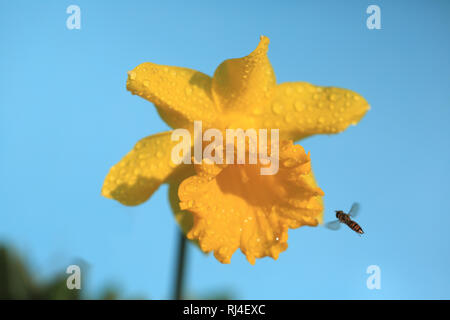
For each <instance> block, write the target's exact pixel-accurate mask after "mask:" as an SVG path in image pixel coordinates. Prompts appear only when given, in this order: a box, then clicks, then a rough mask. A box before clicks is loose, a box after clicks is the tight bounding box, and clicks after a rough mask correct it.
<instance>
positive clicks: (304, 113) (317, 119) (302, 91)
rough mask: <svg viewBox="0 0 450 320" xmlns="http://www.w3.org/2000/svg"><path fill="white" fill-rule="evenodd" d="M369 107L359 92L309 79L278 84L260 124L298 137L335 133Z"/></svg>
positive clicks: (282, 134) (293, 137)
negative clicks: (328, 85)
mask: <svg viewBox="0 0 450 320" xmlns="http://www.w3.org/2000/svg"><path fill="white" fill-rule="evenodd" d="M369 109H370V106H369V104H368V103H367V101H366V100H365V99H364V98H363V97H362V96H361V95H359V94H358V93H356V92H353V91H351V90H347V89H341V88H335V87H320V86H315V85H312V84H309V83H306V82H287V83H282V84H280V85H278V86H277V87H276V90H275V95H274V98H273V100H272V102H271V104H270V105H269V106H267V107H266V109H265V112H263V113H261V114H260V115H259V116H258V117H259V120H258V122H259V126H261V127H265V128H280V136H281V137H282V138H285V139H292V140H294V141H295V140H299V139H302V138H305V137H308V136H311V135H314V134H332V133H338V132H341V131H343V130H345V129H346V128H347V127H348V126H349V125H350V124H353V125H354V124H356V123H358V122H359V121H360V120H361V118H362V117H363V116H364V115H365V114H366V112H367V111H368V110H369Z"/></svg>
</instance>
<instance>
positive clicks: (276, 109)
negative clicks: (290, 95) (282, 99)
mask: <svg viewBox="0 0 450 320" xmlns="http://www.w3.org/2000/svg"><path fill="white" fill-rule="evenodd" d="M281 109H282V107H281V105H280V104H279V103H278V102H275V103H274V104H273V105H272V111H273V113H274V114H280V113H281Z"/></svg>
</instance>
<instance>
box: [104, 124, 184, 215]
mask: <svg viewBox="0 0 450 320" xmlns="http://www.w3.org/2000/svg"><path fill="white" fill-rule="evenodd" d="M171 134H172V131H168V132H163V133H159V134H156V135H152V136H149V137H146V138H144V139H142V140H140V141H139V142H138V143H136V145H135V146H134V148H133V150H131V151H130V152H129V153H128V154H127V155H126V156H125V157H124V158H123V159H122V160H120V161H119V163H117V164H116V165H114V166H113V167H112V168H111V169H110V171H109V173H108V175H107V176H106V178H105V181H104V183H103V187H102V195H103V196H105V197H107V198H111V199H115V200H117V201H119V202H120V203H122V204H124V205H129V206H134V205H138V204H140V203H142V202H144V201H146V200H147V199H148V198H149V197H150V196H151V195H152V194H153V192H155V191H156V189H158V187H159V186H160V185H161V184H162V183H163V182H165V181H166V179H167V178H168V177H169V176H170V175H171V174H173V173H174V172H175V170H176V169H179V167H182V166H183V165H179V166H177V165H176V164H174V163H173V162H172V160H171V153H172V147H173V146H174V145H175V144H177V143H178V142H177V141H175V142H173V141H171Z"/></svg>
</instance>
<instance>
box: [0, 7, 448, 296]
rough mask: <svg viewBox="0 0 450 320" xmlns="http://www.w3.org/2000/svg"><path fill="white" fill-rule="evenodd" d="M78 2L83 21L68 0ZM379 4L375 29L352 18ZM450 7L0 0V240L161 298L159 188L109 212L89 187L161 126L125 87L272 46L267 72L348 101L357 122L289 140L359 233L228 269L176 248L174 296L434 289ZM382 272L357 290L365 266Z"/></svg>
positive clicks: (164, 266) (170, 249)
mask: <svg viewBox="0 0 450 320" xmlns="http://www.w3.org/2000/svg"><path fill="white" fill-rule="evenodd" d="M70 4H76V5H79V6H80V8H81V30H68V29H67V28H66V19H67V17H68V15H67V14H66V8H67V7H68V6H69V5H70ZM370 4H377V5H379V6H380V7H381V24H382V30H368V29H367V28H366V18H367V17H368V15H367V14H366V8H367V7H368V5H370ZM449 14H450V2H449V1H380V0H377V1H370V2H368V1H345V2H342V1H340V2H338V1H246V2H245V3H242V2H241V1H206V0H205V1H186V2H185V3H182V2H181V1H121V2H120V3H119V1H82V0H77V1H75V0H74V1H1V5H0V45H1V50H0V70H1V72H0V179H1V183H0V200H1V204H0V240H2V241H4V242H8V243H10V244H12V245H14V246H15V247H16V248H17V249H19V251H20V252H21V253H22V254H23V255H25V256H26V258H27V261H29V262H30V264H31V265H32V267H33V270H35V271H36V274H39V275H43V276H45V277H49V276H51V275H52V274H54V273H55V272H64V270H65V268H66V267H67V266H68V265H69V264H72V263H74V262H77V261H79V260H80V259H82V260H83V261H85V263H86V264H87V265H88V266H89V267H88V271H87V273H88V275H87V277H88V278H87V279H85V280H86V286H85V289H84V290H87V291H88V292H90V293H96V292H99V291H100V290H101V289H102V287H103V285H104V284H105V283H114V284H115V285H116V286H117V287H118V288H120V289H121V290H122V292H123V294H124V295H136V294H140V295H144V296H146V297H148V298H155V299H165V298H170V297H171V289H172V280H173V279H172V277H173V273H174V262H175V256H176V253H175V252H176V250H175V249H176V244H177V242H176V240H177V239H176V235H177V233H176V232H177V226H176V224H175V221H174V219H173V217H172V214H171V211H170V209H169V204H168V201H167V187H166V186H163V187H161V188H160V189H159V190H158V191H157V192H156V193H155V194H154V196H153V197H152V198H151V200H150V201H148V202H146V203H145V204H143V205H140V206H138V207H132V208H130V207H125V206H122V205H120V204H119V203H117V202H115V201H112V200H108V199H105V198H103V197H101V196H100V189H101V185H102V183H103V179H104V177H105V175H106V174H107V172H108V170H109V168H110V167H111V166H112V165H113V164H115V163H116V162H117V161H119V160H120V159H121V157H122V156H124V155H125V154H126V153H127V152H128V151H129V150H130V149H131V148H132V146H133V145H134V143H135V142H136V141H137V140H139V139H141V138H142V137H145V136H147V135H150V134H154V133H157V132H161V131H165V130H167V129H168V127H167V126H166V124H165V123H163V121H162V120H161V119H160V118H159V117H158V115H157V113H156V111H155V109H154V107H153V105H152V104H150V103H149V102H147V101H145V100H143V99H141V98H138V97H136V96H132V95H131V94H130V93H129V92H127V91H126V89H125V83H126V78H127V74H126V72H127V71H128V70H130V69H132V68H134V67H135V66H137V65H138V64H140V63H142V62H145V61H151V62H154V63H158V64H167V65H176V66H184V67H189V68H193V69H197V70H200V71H202V72H205V73H207V74H210V75H212V73H213V72H214V70H215V68H216V66H217V65H218V64H219V63H220V62H222V61H223V60H224V59H227V58H233V57H241V56H244V55H246V54H248V53H249V52H250V51H251V50H253V49H254V48H255V47H256V45H257V44H258V41H259V36H260V35H261V34H264V35H267V36H268V37H269V38H270V39H271V44H270V48H269V58H270V60H271V62H272V64H273V67H274V70H275V73H276V76H277V81H278V82H279V83H281V82H285V81H308V82H311V83H314V84H318V85H333V86H339V87H344V88H349V89H352V90H354V91H356V92H358V93H360V94H362V95H363V96H364V97H365V98H366V99H367V100H368V101H369V103H370V104H371V106H372V110H371V111H370V112H369V113H368V114H367V115H366V117H365V118H364V119H363V120H362V121H361V122H360V123H359V124H358V125H357V126H356V127H350V128H349V129H348V130H347V131H345V132H344V133H342V134H339V135H334V136H315V137H312V138H309V139H307V140H304V141H302V142H301V144H302V145H303V146H304V147H305V149H306V150H307V151H311V156H312V160H313V166H314V171H315V174H316V177H317V180H318V182H319V185H320V186H321V187H322V189H323V190H324V191H325V194H326V196H325V198H324V199H325V205H326V213H325V217H326V220H330V219H332V218H333V210H336V209H344V210H345V209H348V208H349V207H350V205H351V204H352V202H353V201H359V202H360V203H361V206H362V210H361V215H360V217H359V219H358V221H359V222H360V223H361V225H362V226H363V228H364V230H365V231H366V234H365V235H364V236H363V237H358V236H357V235H356V234H354V233H353V232H350V230H346V229H342V230H340V231H339V232H331V231H329V230H327V229H325V228H323V227H320V228H307V227H305V228H300V229H297V230H291V231H290V232H289V241H288V243H289V249H288V250H287V251H286V252H284V253H282V254H281V255H280V258H279V259H278V260H277V261H274V260H272V259H270V258H265V259H260V260H257V262H256V265H255V266H251V265H250V264H249V263H248V262H247V261H246V260H245V257H244V256H243V255H242V254H241V253H240V252H236V253H235V255H234V256H233V258H232V263H231V264H230V265H222V264H220V263H219V262H218V261H217V260H216V259H214V258H213V257H212V255H209V256H207V255H204V254H202V253H201V252H200V251H199V250H198V249H197V248H195V247H194V246H192V245H190V246H189V250H188V255H189V261H188V265H187V290H188V292H189V293H190V294H191V295H194V296H197V297H198V296H200V297H202V296H205V295H208V294H209V293H211V292H221V291H226V292H229V293H231V294H232V295H233V297H235V298H241V299H323V298H327V299H328V298H329V299H418V298H420V299H422V298H424V299H442V298H446V299H448V298H450V273H449V268H450V256H449V253H450V233H449V227H450V202H449V200H448V194H449V191H450V188H449V181H450V174H449V163H450V152H449V147H448V143H449V142H448V141H449V138H450V126H449V120H450V77H449V75H450V62H449V61H450V60H449V56H450V36H449V32H450V19H449ZM372 264H375V265H378V266H380V268H381V290H368V289H367V287H366V279H367V277H368V275H367V274H366V268H367V267H368V266H369V265H372Z"/></svg>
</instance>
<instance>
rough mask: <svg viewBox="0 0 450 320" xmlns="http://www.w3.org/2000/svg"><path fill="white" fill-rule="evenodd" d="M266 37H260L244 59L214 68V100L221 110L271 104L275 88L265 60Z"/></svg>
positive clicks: (242, 110) (267, 39) (225, 62)
mask: <svg viewBox="0 0 450 320" xmlns="http://www.w3.org/2000/svg"><path fill="white" fill-rule="evenodd" d="M268 46H269V38H267V37H264V36H261V41H260V42H259V45H258V47H257V48H256V49H255V50H254V51H253V52H252V53H250V54H249V55H248V56H245V57H243V58H236V59H229V60H225V61H224V62H222V63H221V64H220V65H219V67H217V69H216V71H215V73H214V77H213V83H212V88H213V90H212V92H213V97H214V101H215V102H216V104H217V105H219V106H220V107H221V108H222V109H223V110H224V111H226V112H227V111H239V112H241V114H242V112H245V110H249V109H251V108H253V107H254V106H258V107H262V106H263V105H265V104H266V103H267V101H268V100H269V101H270V98H271V96H272V94H273V90H274V88H275V85H276V80H275V73H274V71H273V69H272V65H271V64H270V61H269V58H268V57H267V49H268Z"/></svg>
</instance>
